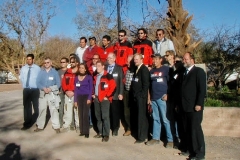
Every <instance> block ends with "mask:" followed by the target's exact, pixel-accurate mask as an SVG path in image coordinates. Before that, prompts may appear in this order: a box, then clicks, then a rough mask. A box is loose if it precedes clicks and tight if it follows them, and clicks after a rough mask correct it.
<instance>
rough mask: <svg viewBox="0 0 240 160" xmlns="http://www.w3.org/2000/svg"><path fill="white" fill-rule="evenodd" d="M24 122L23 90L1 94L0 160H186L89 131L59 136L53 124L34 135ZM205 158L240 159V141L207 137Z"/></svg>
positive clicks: (166, 150)
mask: <svg viewBox="0 0 240 160" xmlns="http://www.w3.org/2000/svg"><path fill="white" fill-rule="evenodd" d="M22 123H23V105H22V91H21V90H15V91H5V92H0V160H7V159H11V158H12V159H14V158H13V157H16V159H17V160H18V159H24V160H95V159H96V160H125V159H128V160H131V159H135V160H152V159H153V160H155V159H161V160H186V158H187V157H185V156H179V155H178V153H179V150H176V149H169V148H164V147H163V143H160V144H159V145H155V146H146V145H144V144H139V145H136V144H134V141H135V139H134V138H133V137H131V136H129V137H123V136H122V134H123V128H121V129H120V131H119V136H117V137H112V136H111V137H110V140H109V142H107V143H103V142H101V140H100V139H95V138H93V136H94V135H95V132H94V130H93V129H91V130H90V137H89V138H88V139H86V138H84V137H79V136H78V135H79V133H76V132H75V131H70V132H67V133H60V134H56V133H55V131H54V130H53V129H52V128H51V122H50V121H49V122H48V125H47V127H46V128H45V130H44V131H43V132H40V133H34V132H33V130H34V129H35V127H32V128H30V129H29V130H27V131H21V130H20V128H21V127H22ZM205 141H206V159H209V160H212V159H217V160H225V159H231V160H239V159H240V138H231V137H210V136H207V137H205Z"/></svg>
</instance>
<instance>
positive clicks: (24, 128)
mask: <svg viewBox="0 0 240 160" xmlns="http://www.w3.org/2000/svg"><path fill="white" fill-rule="evenodd" d="M27 129H29V127H25V126H23V127H22V128H21V130H22V131H25V130H27Z"/></svg>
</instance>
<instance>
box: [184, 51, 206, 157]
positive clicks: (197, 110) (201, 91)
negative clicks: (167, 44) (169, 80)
mask: <svg viewBox="0 0 240 160" xmlns="http://www.w3.org/2000/svg"><path fill="white" fill-rule="evenodd" d="M183 63H184V67H185V68H186V71H185V72H184V73H183V80H182V85H181V107H182V110H183V117H184V118H183V119H184V124H185V127H186V128H185V129H186V130H185V131H186V134H187V148H188V150H189V153H190V155H189V159H191V160H195V159H196V160H202V159H204V157H205V142H204V135H203V131H202V127H201V122H202V119H203V109H204V97H205V95H206V74H205V72H204V70H203V69H202V68H199V67H196V66H195V65H194V63H195V59H194V55H193V54H192V53H190V52H187V53H186V54H185V55H184V57H183Z"/></svg>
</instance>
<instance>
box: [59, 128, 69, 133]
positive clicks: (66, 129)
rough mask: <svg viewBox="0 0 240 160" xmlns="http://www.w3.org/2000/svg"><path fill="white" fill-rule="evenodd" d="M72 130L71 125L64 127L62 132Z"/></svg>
mask: <svg viewBox="0 0 240 160" xmlns="http://www.w3.org/2000/svg"><path fill="white" fill-rule="evenodd" d="M69 131H70V127H67V128H63V129H62V131H61V132H69Z"/></svg>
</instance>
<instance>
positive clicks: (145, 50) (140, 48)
mask: <svg viewBox="0 0 240 160" xmlns="http://www.w3.org/2000/svg"><path fill="white" fill-rule="evenodd" d="M133 52H134V54H135V53H140V54H142V55H143V64H145V65H148V66H152V58H151V55H152V54H153V49H152V42H151V41H149V40H148V39H143V40H139V39H138V40H136V41H135V42H134V45H133Z"/></svg>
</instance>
